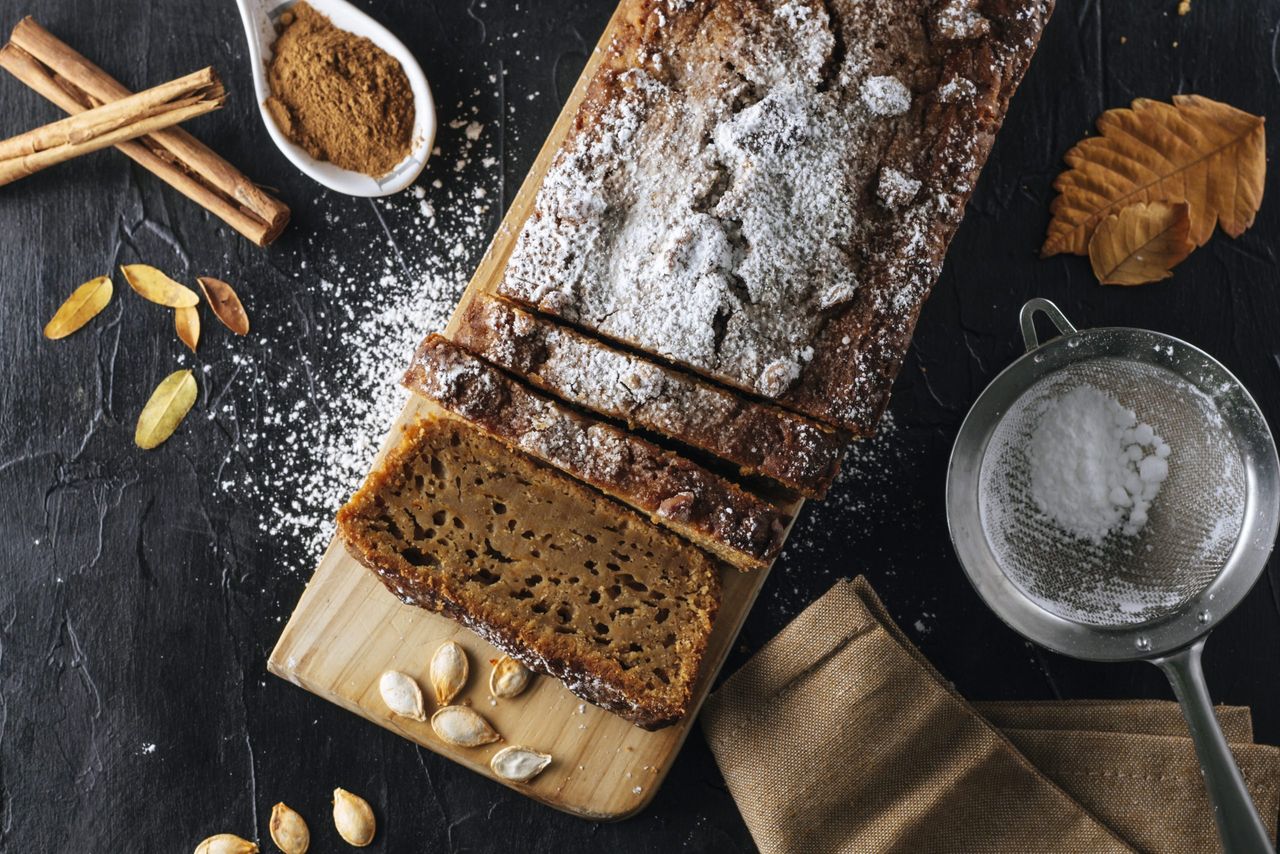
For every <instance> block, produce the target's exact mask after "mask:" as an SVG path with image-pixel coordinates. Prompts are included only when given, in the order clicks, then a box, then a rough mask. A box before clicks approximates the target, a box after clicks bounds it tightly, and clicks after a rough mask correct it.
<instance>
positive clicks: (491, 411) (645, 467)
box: [404, 335, 790, 570]
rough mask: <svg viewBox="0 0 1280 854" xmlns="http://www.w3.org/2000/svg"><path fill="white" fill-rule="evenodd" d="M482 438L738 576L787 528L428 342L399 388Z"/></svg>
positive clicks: (729, 492)
mask: <svg viewBox="0 0 1280 854" xmlns="http://www.w3.org/2000/svg"><path fill="white" fill-rule="evenodd" d="M404 382H405V385H406V386H408V387H409V389H411V390H412V391H415V392H417V393H418V394H421V395H423V396H424V397H427V398H430V399H431V400H434V401H435V402H436V403H438V404H439V405H440V406H441V407H443V408H444V409H446V410H448V411H450V412H452V413H454V414H455V415H457V416H459V417H461V418H465V419H466V420H467V421H470V422H471V423H472V424H475V425H476V426H477V427H479V428H480V429H481V430H484V431H485V432H486V433H488V434H490V435H492V436H494V437H496V438H497V439H499V440H501V441H503V442H505V443H506V444H508V445H510V446H511V447H512V448H515V449H518V450H520V451H523V452H525V453H528V454H530V455H532V456H533V457H536V458H537V459H540V460H542V461H543V462H546V463H550V464H551V465H553V466H555V467H556V468H558V469H560V470H561V471H564V472H567V473H569V474H571V475H573V476H574V477H576V478H578V479H579V480H582V481H584V482H585V483H588V484H590V485H591V486H594V487H596V488H597V489H599V490H601V491H602V492H605V493H607V494H608V495H611V496H613V497H614V498H617V499H618V500H619V501H623V502H625V503H627V504H629V505H631V506H632V507H634V508H635V509H637V510H640V511H642V512H643V513H646V514H647V515H648V516H649V517H650V518H651V519H652V520H653V521H655V522H657V523H658V524H660V525H664V526H666V527H668V528H670V529H671V530H673V531H676V532H677V533H679V534H682V535H683V536H685V537H688V538H689V539H690V540H692V541H693V542H695V543H697V544H698V545H700V546H702V547H703V548H705V549H707V550H708V551H710V552H711V553H712V554H715V555H716V556H718V557H721V558H723V559H724V560H726V561H728V562H729V563H731V564H733V565H734V566H736V567H738V568H739V569H743V570H750V569H759V568H762V567H766V566H768V565H769V563H770V562H772V560H773V559H774V558H775V557H777V554H778V551H779V550H780V549H781V548H782V539H783V534H784V533H785V531H786V526H787V523H788V522H789V521H790V519H789V518H788V517H787V515H786V514H785V513H784V512H783V511H782V510H781V509H779V508H778V507H776V506H774V505H773V504H771V503H770V502H768V501H766V500H764V499H763V498H761V497H760V496H758V495H755V494H753V493H750V492H748V491H746V490H745V489H743V488H742V487H740V486H738V485H737V484H735V483H732V482H731V481H728V480H726V479H725V478H723V477H721V476H719V475H717V474H715V473H714V472H711V471H709V470H707V469H705V468H703V467H702V466H700V465H698V464H697V463H694V462H692V461H690V460H688V459H686V458H684V457H682V456H680V455H678V454H676V453H674V452H672V451H668V450H663V449H662V448H659V447H658V446H656V445H654V444H652V443H650V442H647V441H645V440H644V439H641V438H640V437H638V436H636V435H634V434H632V433H628V432H627V431H626V430H623V429H622V428H620V427H615V426H614V425H612V424H609V423H608V422H605V421H600V420H597V419H594V418H588V417H587V416H585V415H580V414H579V413H577V412H576V411H574V410H573V409H570V408H569V407H568V406H565V405H564V404H562V403H559V402H558V401H555V400H552V399H551V398H548V397H544V396H543V395H541V394H538V393H537V392H535V391H533V390H532V389H530V388H528V387H527V386H525V385H524V384H522V383H520V382H519V381H517V380H516V379H514V378H513V377H511V376H509V375H508V374H506V373H504V372H503V371H501V370H500V369H498V368H496V367H494V366H493V365H491V364H489V363H488V362H486V361H484V360H483V359H481V358H480V357H478V356H476V355H474V354H472V353H470V352H468V351H466V350H464V349H462V348H461V347H459V346H458V345H456V344H454V343H452V342H450V341H447V340H446V339H444V338H442V337H440V336H439V335H432V336H431V337H429V338H428V339H427V340H426V341H424V342H423V343H422V346H421V347H419V348H418V352H417V353H416V354H415V355H414V358H413V362H412V363H411V364H410V366H409V370H408V372H407V373H406V374H405V378H404Z"/></svg>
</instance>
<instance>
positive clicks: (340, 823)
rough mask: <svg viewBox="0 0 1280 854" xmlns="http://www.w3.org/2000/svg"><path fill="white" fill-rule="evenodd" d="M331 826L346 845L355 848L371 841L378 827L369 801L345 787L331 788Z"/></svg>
mask: <svg viewBox="0 0 1280 854" xmlns="http://www.w3.org/2000/svg"><path fill="white" fill-rule="evenodd" d="M333 826H334V827H336V828H337V829H338V835H339V836H341V837H342V838H343V840H344V841H345V842H346V843H347V844H348V845H354V846H355V847H356V848H363V847H365V846H366V845H368V844H369V843H370V842H372V841H373V835H374V833H376V832H377V829H378V825H377V822H376V821H374V818H373V808H372V807H370V806H369V802H368V801H366V800H365V799H364V798H362V797H360V796H359V795H353V794H351V793H350V792H348V791H347V790H346V789H334V790H333Z"/></svg>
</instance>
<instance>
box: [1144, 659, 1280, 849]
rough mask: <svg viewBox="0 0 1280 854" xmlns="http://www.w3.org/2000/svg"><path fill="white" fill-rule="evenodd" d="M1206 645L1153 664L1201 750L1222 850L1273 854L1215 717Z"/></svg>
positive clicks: (1205, 781) (1204, 772)
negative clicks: (1204, 663) (1202, 656)
mask: <svg viewBox="0 0 1280 854" xmlns="http://www.w3.org/2000/svg"><path fill="white" fill-rule="evenodd" d="M1204 641H1205V639H1204V638H1203V637H1202V638H1200V639H1199V640H1197V641H1196V642H1195V643H1193V644H1191V646H1189V647H1186V648H1185V649H1181V650H1178V651H1177V652H1173V653H1170V654H1169V655H1166V656H1162V657H1160V658H1154V659H1151V663H1152V664H1154V665H1156V666H1157V667H1159V668H1160V669H1161V670H1163V671H1164V675H1165V676H1167V677H1168V678H1169V684H1170V685H1172V686H1173V693H1174V695H1176V696H1177V698H1178V702H1179V703H1180V704H1181V705H1182V714H1183V716H1184V717H1186V719H1187V727H1188V729H1190V730H1191V738H1192V740H1193V741H1194V742H1195V745H1196V756H1197V757H1198V758H1199V760H1200V771H1201V773H1203V774H1204V785H1205V788H1206V789H1208V791H1209V802H1210V803H1212V804H1213V815H1214V818H1215V819H1216V820H1217V822H1218V836H1219V837H1221V839H1222V847H1223V850H1225V851H1226V852H1227V854H1254V852H1257V853H1258V854H1274V852H1275V849H1274V848H1272V847H1271V838H1270V837H1269V836H1268V834H1267V829H1266V827H1264V826H1263V824H1262V819H1261V818H1259V817H1258V810H1257V809H1256V808H1255V807H1254V805H1253V799H1252V798H1251V797H1250V796H1249V790H1248V789H1247V788H1245V785H1244V778H1243V777H1242V776H1240V769H1239V768H1238V767H1237V766H1236V762H1235V759H1234V757H1232V755H1231V751H1230V749H1229V748H1228V747H1227V740H1226V739H1225V738H1224V737H1223V735H1222V728H1221V727H1220V726H1219V725H1218V718H1217V717H1216V716H1215V715H1214V713H1213V701H1212V700H1211V699H1210V698H1209V688H1208V686H1206V685H1205V682H1204V668H1203V667H1202V666H1201V664H1200V653H1201V652H1202V651H1203V650H1204Z"/></svg>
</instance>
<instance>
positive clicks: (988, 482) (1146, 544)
mask: <svg viewBox="0 0 1280 854" xmlns="http://www.w3.org/2000/svg"><path fill="white" fill-rule="evenodd" d="M1080 385H1091V386H1094V387H1095V388H1097V389H1099V390H1100V391H1103V392H1105V393H1106V394H1109V395H1111V396H1112V397H1113V398H1115V399H1116V400H1117V401H1119V402H1120V403H1121V404H1122V405H1124V406H1126V407H1128V408H1129V409H1132V410H1134V411H1135V412H1137V414H1138V418H1139V419H1140V420H1141V421H1145V422H1146V423H1148V424H1150V425H1151V426H1152V427H1154V428H1155V430H1156V433H1158V434H1159V435H1160V436H1162V437H1163V438H1164V439H1165V441H1166V442H1168V444H1169V446H1170V447H1171V448H1172V451H1173V453H1172V455H1171V457H1170V459H1169V477H1168V479H1167V480H1165V482H1164V484H1163V485H1162V486H1161V489H1160V494H1159V495H1158V496H1157V497H1156V499H1155V501H1154V503H1153V504H1152V506H1151V509H1150V511H1149V515H1150V518H1149V519H1148V521H1147V524H1146V525H1145V526H1144V527H1143V529H1142V530H1141V531H1140V532H1139V533H1138V534H1136V535H1133V536H1127V535H1124V534H1121V533H1112V534H1110V535H1108V536H1107V537H1106V538H1105V539H1103V540H1102V541H1101V542H1100V543H1093V542H1091V541H1089V540H1086V539H1080V538H1077V537H1073V536H1072V535H1070V534H1069V533H1067V532H1065V531H1063V530H1062V529H1061V528H1060V527H1059V526H1058V525H1057V524H1055V523H1054V522H1053V521H1052V520H1051V519H1049V518H1048V517H1047V516H1045V515H1044V514H1043V513H1042V512H1041V511H1040V510H1039V509H1038V508H1037V507H1036V504H1035V501H1034V500H1033V499H1032V497H1031V476H1030V471H1031V467H1030V460H1029V457H1028V449H1029V448H1030V445H1031V437H1032V435H1033V433H1034V431H1035V429H1036V426H1037V424H1038V423H1039V421H1040V418H1041V417H1042V416H1043V415H1044V413H1045V411H1046V410H1047V409H1048V408H1049V406H1050V404H1051V403H1052V402H1053V401H1054V400H1055V399H1057V398H1058V397H1060V396H1061V395H1063V394H1065V393H1067V392H1068V391H1070V390H1071V389H1073V388H1075V387H1077V386H1080ZM1246 486H1247V483H1246V475H1245V466H1244V460H1243V458H1242V455H1241V452H1240V449H1239V448H1238V447H1237V445H1236V442H1235V439H1234V437H1233V436H1232V435H1231V433H1230V431H1229V430H1227V429H1226V427H1225V426H1224V422H1223V419H1222V417H1221V414H1220V413H1219V412H1218V409H1217V407H1216V406H1215V405H1214V402H1213V400H1212V399H1211V398H1210V397H1209V396H1208V395H1206V394H1205V393H1204V392H1202V391H1201V390H1200V389H1198V388H1197V387H1196V386H1194V385H1192V384H1191V383H1190V382H1188V381H1187V380H1185V379H1183V378H1182V377H1180V376H1179V375H1178V374H1176V373H1174V372H1173V371H1170V370H1168V369H1167V368H1163V367H1160V366H1157V365H1152V364H1147V363H1143V362H1137V361H1131V360H1127V359H1117V358H1112V357H1100V358H1094V359H1089V360H1084V361H1079V362H1074V363H1072V364H1069V365H1067V366H1065V367H1062V368H1060V369H1058V370H1056V371H1054V372H1052V373H1049V374H1047V375H1046V376H1044V377H1042V378H1041V379H1040V380H1038V381H1037V382H1036V383H1035V384H1034V385H1032V386H1031V387H1030V388H1029V389H1027V390H1026V391H1025V392H1024V393H1023V394H1022V396H1021V397H1019V398H1018V399H1017V401H1016V402H1015V403H1014V404H1013V406H1011V407H1010V408H1009V410H1008V412H1007V413H1006V414H1005V415H1004V416H1003V418H1001V420H1000V423H999V424H998V425H997V427H996V429H995V431H994V432H993V433H992V436H991V439H990V442H989V443H988V444H987V448H986V451H985V453H984V456H983V460H982V465H981V468H980V472H979V483H978V502H979V513H980V516H981V520H982V527H983V531H984V533H985V535H986V537H987V541H988V544H989V546H990V547H991V550H992V552H993V554H994V555H995V558H996V561H997V563H999V565H1000V568H1001V570H1002V571H1003V572H1004V574H1005V575H1006V576H1007V577H1008V578H1009V580H1010V581H1012V582H1013V583H1014V584H1016V585H1017V586H1018V587H1019V588H1020V589H1021V590H1022V591H1023V593H1025V594H1026V595H1027V596H1028V597H1030V598H1031V599H1032V600H1033V601H1035V602H1036V603H1037V604H1038V605H1040V607H1042V608H1044V609H1045V610H1047V611H1050V612H1051V613H1053V614H1056V615H1057V616H1059V617H1062V618H1064V619H1067V620H1071V621H1073V622H1076V623H1083V624H1086V625H1092V626H1104V627H1122V626H1131V625H1136V624H1138V623H1143V622H1147V621H1149V620H1153V619H1158V618H1160V617H1164V616H1167V615H1169V614H1171V613H1173V612H1175V611H1177V610H1179V609H1180V608H1182V607H1183V606H1184V605H1186V604H1187V603H1188V602H1189V601H1190V600H1191V599H1193V598H1195V597H1196V596H1197V595H1199V594H1200V593H1201V592H1202V591H1203V590H1204V589H1205V588H1206V587H1208V586H1209V584H1211V583H1212V582H1213V580H1214V579H1215V578H1216V577H1217V575H1218V573H1219V572H1220V571H1221V569H1222V568H1223V566H1225V564H1226V562H1227V558H1228V557H1229V555H1230V554H1231V551H1232V549H1233V547H1234V546H1235V543H1236V540H1237V538H1238V537H1239V534H1240V530H1241V528H1242V526H1243V523H1244V513H1245V503H1246V496H1247V491H1246Z"/></svg>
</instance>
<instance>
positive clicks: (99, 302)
mask: <svg viewBox="0 0 1280 854" xmlns="http://www.w3.org/2000/svg"><path fill="white" fill-rule="evenodd" d="M114 290H115V288H114V286H113V285H112V284H111V279H110V278H108V277H107V276H99V277H98V278H96V279H90V280H89V281H87V282H85V283H84V284H83V285H81V286H80V287H78V288H76V289H75V290H74V291H72V292H71V296H69V297H67V301H66V302H64V303H63V304H62V305H60V306H58V310H57V311H55V312H54V313H53V317H52V318H50V319H49V322H48V323H46V324H45V325H44V337H45V338H48V339H50V340H51V341H56V340H58V339H59V338H66V337H67V336H68V335H70V334H71V333H72V332H75V331H76V330H77V329H79V328H80V327H81V326H84V325H85V324H86V323H88V322H89V321H90V320H93V319H94V318H95V317H97V316H98V312H100V311H102V310H103V309H104V308H106V307H107V303H109V302H111V294H112V293H113V292H114Z"/></svg>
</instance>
